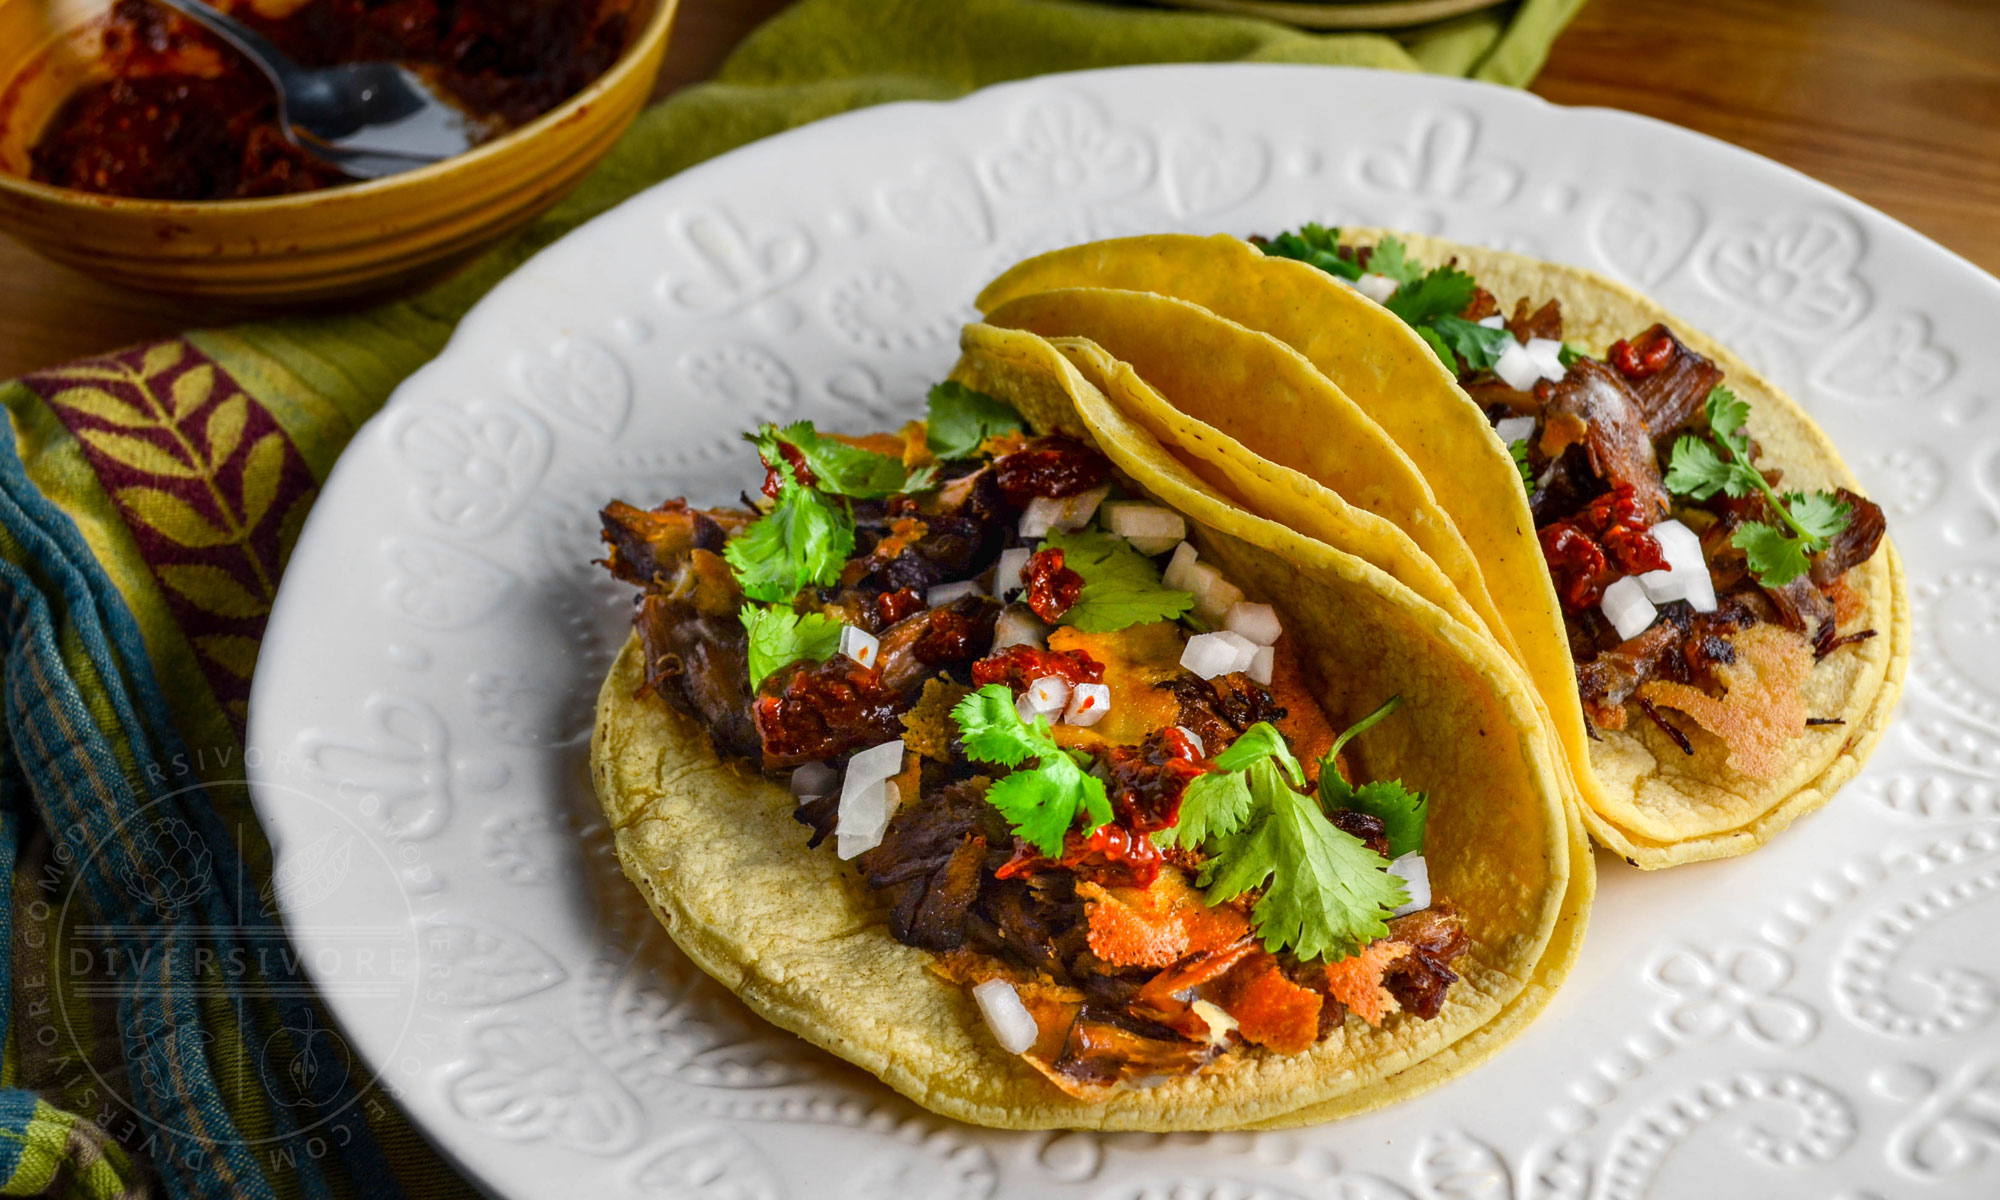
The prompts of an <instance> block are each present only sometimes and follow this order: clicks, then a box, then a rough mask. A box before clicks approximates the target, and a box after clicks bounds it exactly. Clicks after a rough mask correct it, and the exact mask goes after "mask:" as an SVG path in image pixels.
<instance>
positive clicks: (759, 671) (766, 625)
mask: <svg viewBox="0 0 2000 1200" xmlns="http://www.w3.org/2000/svg"><path fill="white" fill-rule="evenodd" d="M737 617H738V618H739V619H740V620H741V621H742V622H743V631H744V632H745V633H746V634H748V635H749V637H750V687H751V688H752V690H755V689H756V688H757V686H758V685H759V684H762V683H763V682H764V680H766V679H768V678H769V677H770V676H771V675H773V674H775V673H776V672H778V671H779V670H782V669H783V668H785V667H788V666H790V665H791V664H793V663H795V662H799V661H801V660H804V659H810V660H812V661H813V662H816V663H821V662H825V661H826V660H827V659H829V658H832V657H833V656H834V654H835V653H836V652H837V651H839V649H840V631H841V628H842V625H841V623H840V622H839V621H836V620H834V619H833V618H832V617H829V616H827V615H826V614H824V613H816V612H809V613H795V612H793V611H792V610H790V609H788V608H764V607H760V606H758V605H755V604H746V605H744V606H743V608H742V611H741V612H739V613H738V614H737Z"/></svg>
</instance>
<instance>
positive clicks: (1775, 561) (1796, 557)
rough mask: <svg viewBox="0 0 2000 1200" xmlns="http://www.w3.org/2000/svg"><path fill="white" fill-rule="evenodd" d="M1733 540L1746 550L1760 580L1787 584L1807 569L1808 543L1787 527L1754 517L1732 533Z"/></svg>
mask: <svg viewBox="0 0 2000 1200" xmlns="http://www.w3.org/2000/svg"><path fill="white" fill-rule="evenodd" d="M1729 544H1730V545H1732V546H1734V547H1736V548H1737V549H1738V550H1741V551H1743V557H1744V559H1745V561H1746V562H1747V563H1748V564H1749V566H1750V570H1751V571H1752V572H1754V573H1755V574H1756V576H1757V578H1758V580H1759V581H1761V582H1762V583H1764V584H1766V585H1767V586H1770V587H1783V586H1784V585H1786V584H1788V583H1790V582H1791V581H1792V580H1794V579H1797V578H1798V577H1799V576H1801V575H1803V574H1805V573H1806V570H1807V568H1808V567H1809V566H1810V565H1811V564H1809V563H1808V562H1807V561H1806V547H1805V543H1804V542H1803V541H1802V540H1801V539H1799V538H1795V537H1790V536H1788V535H1787V534H1786V533H1785V531H1784V530H1782V529H1779V528H1778V527H1777V526H1775V525H1767V524H1765V523H1764V522H1762V521H1752V522H1751V523H1749V524H1748V525H1743V526H1740V527H1738V528H1737V530H1736V532H1735V533H1734V534H1731V535H1730V538H1729Z"/></svg>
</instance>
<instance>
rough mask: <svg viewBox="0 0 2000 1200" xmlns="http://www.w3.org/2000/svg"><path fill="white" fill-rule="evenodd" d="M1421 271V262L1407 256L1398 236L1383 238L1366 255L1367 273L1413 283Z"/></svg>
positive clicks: (1405, 248) (1406, 249)
mask: <svg viewBox="0 0 2000 1200" xmlns="http://www.w3.org/2000/svg"><path fill="white" fill-rule="evenodd" d="M1423 273H1424V268H1423V264H1421V263H1419V262H1417V261H1416V260H1415V259H1413V258H1411V257H1410V256H1409V250H1408V248H1407V247H1405V246H1404V245H1403V243H1402V240H1401V239H1400V238H1383V239H1382V240H1381V241H1380V242H1377V243H1376V244H1375V250H1374V252H1373V253H1371V254H1370V255H1369V256H1368V274H1370V275H1384V276H1387V277H1388V278H1390V279H1393V280H1395V281H1396V282H1397V283H1399V284H1401V283H1415V282H1416V281H1417V280H1418V279H1420V278H1422V277H1423Z"/></svg>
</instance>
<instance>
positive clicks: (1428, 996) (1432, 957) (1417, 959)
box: [1382, 904, 1472, 1021]
mask: <svg viewBox="0 0 2000 1200" xmlns="http://www.w3.org/2000/svg"><path fill="white" fill-rule="evenodd" d="M1389 936H1390V937H1391V938H1392V939H1394V940H1396V941H1400V942H1406V943H1408V944H1409V946H1410V952H1409V953H1408V954H1405V955H1403V956H1402V957H1401V958H1398V959H1397V960H1396V961H1394V962H1392V963H1390V964H1389V967H1388V969H1387V970H1386V971H1384V972H1383V973H1382V986H1383V987H1385V988H1387V989H1388V990H1389V994H1390V995H1391V996H1394V997H1395V998H1396V1003H1398V1004H1400V1005H1402V1006H1403V1011H1404V1012H1406V1013H1410V1014H1411V1015H1413V1016H1418V1017H1422V1018H1423V1019H1424V1020H1426V1021H1428V1020H1430V1019H1432V1018H1433V1017H1435V1016H1437V1015H1438V1013H1439V1012H1440V1011H1442V1010H1443V1008H1444V998H1445V991H1446V989H1448V988H1449V987H1450V986H1451V985H1452V984H1454V983H1456V982H1457V981H1458V974H1457V972H1455V971H1453V970H1452V969H1451V964H1452V963H1453V961H1455V960H1456V959H1457V958H1458V956H1459V955H1461V954H1463V953H1465V951H1466V950H1467V949H1468V948H1469V947H1470V946H1471V945H1472V939H1471V938H1470V937H1469V936H1467V934H1466V932H1465V925H1464V923H1463V922H1461V921H1460V920H1459V919H1458V914H1456V913H1454V912H1453V911H1452V910H1451V908H1450V906H1448V905H1443V904H1438V905H1433V906H1432V907H1430V908H1426V909H1423V910H1422V911H1419V912H1413V913H1411V914H1409V915H1408V916H1404V917H1397V918H1396V919H1395V920H1393V921H1391V922H1389Z"/></svg>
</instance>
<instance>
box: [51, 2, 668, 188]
mask: <svg viewBox="0 0 2000 1200" xmlns="http://www.w3.org/2000/svg"><path fill="white" fill-rule="evenodd" d="M218 6H219V7H221V8H224V9H227V10H229V11H230V13H231V14H232V15H234V16H235V17H237V18H238V19H240V20H242V21H244V22H246V23H247V24H249V25H251V26H253V27H254V28H256V29H257V30H258V32H260V33H262V34H263V35H264V36H265V37H267V38H269V39H270V40H271V41H272V42H273V43H275V44H276V45H277V46H278V47H279V48H280V49H281V50H283V51H284V52H285V53H286V54H289V55H291V56H292V57H293V58H295V59H297V60H298V61H299V62H300V63H302V64H304V65H306V66H310V67H322V66H331V65H334V64H336V63H342V62H360V61H366V60H370V59H392V60H395V61H399V62H402V63H404V64H406V65H408V66H411V67H413V68H415V69H416V70H418V71H419V72H421V73H423V74H425V75H426V76H427V77H428V78H430V79H431V80H432V81H433V82H434V83H435V84H436V85H437V86H438V87H439V88H440V89H441V90H442V91H443V92H444V93H445V94H446V95H448V96H450V97H452V98H453V99H455V100H456V101H457V102H458V104H459V105H460V106H461V107H462V108H464V109H465V111H467V112H468V113H470V114H472V115H473V116H474V117H475V118H477V119H478V124H479V125H480V127H481V128H482V129H483V130H484V131H485V132H486V133H487V134H488V135H494V134H498V133H502V132H505V131H506V130H508V129H511V128H513V127H515V126H518V125H521V124H523V123H525V122H527V121H530V120H533V119H534V118H535V117H538V116H540V115H541V114H542V113H545V112H547V111H548V110H549V109H551V108H554V107H555V106H556V105H558V104H560V103H562V102H563V101H564V100H567V99H568V98H569V97H571V96H573V95H575V94H576V93H577V92H578V91H580V90H582V88H583V87H584V85H586V84H588V83H589V82H590V81H591V80H592V79H594V78H596V77H597V76H598V75H600V74H602V73H603V72H604V71H605V69H606V68H608V67H610V66H611V64H612V63H613V62H614V61H615V60H616V59H617V57H618V55H619V53H620V52H621V51H622V50H623V49H624V45H625V35H626V26H627V23H628V19H629V12H630V8H631V0H304V2H303V3H300V2H298V0H261V2H259V3H252V2H249V0H218ZM103 56H104V61H105V64H106V66H107V67H108V68H109V70H110V76H111V77H110V78H109V79H106V80H104V81H103V82H101V83H95V84H91V85H89V86H87V87H84V88H82V89H80V90H79V91H78V92H77V93H76V94H75V95H73V96H71V97H70V98H69V99H68V100H67V101H66V102H65V103H64V104H63V106H62V108H61V109H59V110H58V111H57V113H56V115H55V116H54V117H53V118H52V119H51V120H50V122H49V124H48V126H47V128H45V129H44V130H43V131H42V135H41V137H40V138H39V140H37V142H36V144H35V148H34V151H33V155H32V159H33V171H32V174H33V177H34V178H35V179H37V180H39V181H41V182H43V183H49V184H54V185H56V186H58V187H67V188H77V189H79V190H82V191H87V192H99V193H103V194H106V195H113V196H129V197H133V198H137V199H147V200H229V199H241V198H246V197H252V196H279V195H285V194H287V193H292V192H304V191H311V190H313V189H316V188H324V187H333V186H336V185H338V184H342V183H349V182H352V179H351V177H350V176H348V175H347V174H345V173H344V172H342V171H340V170H339V169H338V168H336V167H333V166H330V165H328V164H326V163H324V162H322V161H320V160H319V159H317V158H314V157H313V156H312V155H310V154H307V153H306V152H305V151H303V150H301V149H299V148H298V147H297V146H295V145H293V144H292V142H291V141H290V140H289V139H288V138H286V137H285V134H284V131H283V130H282V129H280V128H279V126H278V121H277V98H276V96H275V94H274V93H273V91H272V89H271V85H270V84H269V82H267V81H266V80H265V78H264V76H263V75H262V74H261V73H259V72H258V70H257V69H256V67H254V66H252V65H251V63H250V62H249V61H248V60H247V59H245V58H244V57H243V56H242V55H240V54H238V53H237V52H236V51H235V50H233V49H231V48H230V47H229V46H228V45H226V44H225V43H223V42H222V41H220V40H219V39H217V38H216V37H214V36H213V35H211V34H210V33H208V31H206V30H204V29H202V28H201V27H200V26H198V25H195V24H194V23H193V22H191V21H189V20H187V19H186V18H185V17H182V16H180V15H179V14H177V13H174V12H171V11H169V10H168V9H165V8H162V7H160V6H158V5H156V4H153V3H150V2H149V0H117V3H116V4H115V5H114V6H113V7H112V9H111V14H110V18H109V24H108V25H107V26H106V27H105V30H104V42H103Z"/></svg>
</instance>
